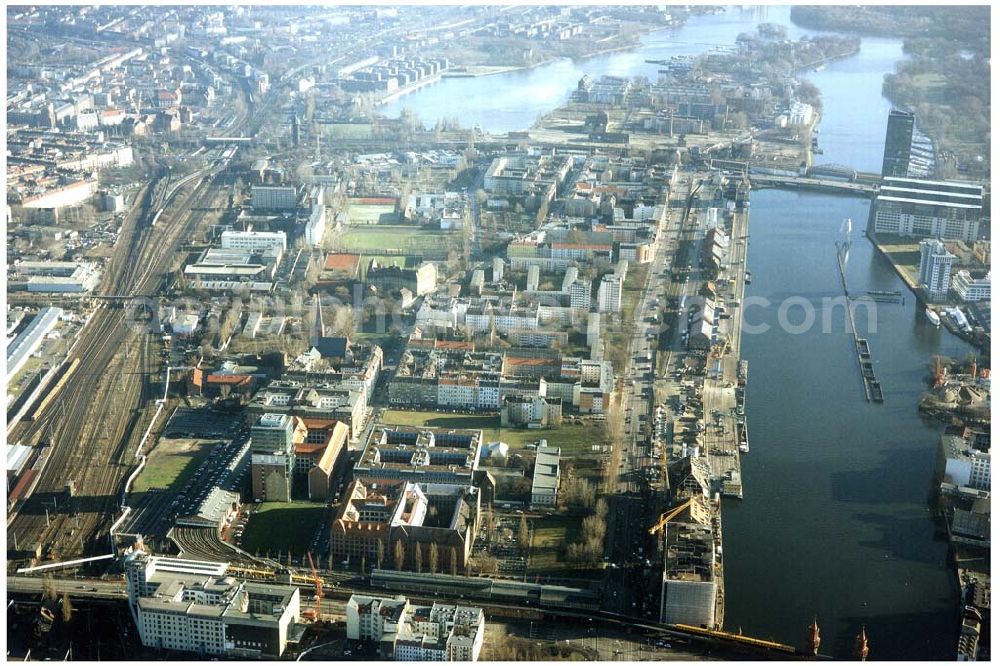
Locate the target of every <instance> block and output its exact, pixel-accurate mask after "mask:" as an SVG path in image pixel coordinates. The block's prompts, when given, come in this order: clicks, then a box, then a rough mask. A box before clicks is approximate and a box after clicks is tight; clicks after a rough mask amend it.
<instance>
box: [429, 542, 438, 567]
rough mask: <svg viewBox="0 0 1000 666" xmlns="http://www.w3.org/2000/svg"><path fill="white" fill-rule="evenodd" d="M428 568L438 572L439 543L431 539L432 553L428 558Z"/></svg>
mask: <svg viewBox="0 0 1000 666" xmlns="http://www.w3.org/2000/svg"><path fill="white" fill-rule="evenodd" d="M427 560H428V561H427V569H428V570H429V571H430V572H431V573H432V574H436V573H437V570H438V545H437V542H434V541H431V548H430V554H429V556H428V558H427Z"/></svg>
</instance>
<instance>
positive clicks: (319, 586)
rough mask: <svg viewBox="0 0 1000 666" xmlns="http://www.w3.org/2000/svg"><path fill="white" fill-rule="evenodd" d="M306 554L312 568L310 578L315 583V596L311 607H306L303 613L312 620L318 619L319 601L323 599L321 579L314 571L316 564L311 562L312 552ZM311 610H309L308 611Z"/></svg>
mask: <svg viewBox="0 0 1000 666" xmlns="http://www.w3.org/2000/svg"><path fill="white" fill-rule="evenodd" d="M306 555H307V556H308V558H309V568H310V569H311V570H312V580H313V583H314V584H315V585H316V598H315V605H314V606H313V608H310V609H307V611H306V613H304V614H305V615H306V616H307V617H309V616H311V618H312V619H313V620H319V619H320V603H321V602H322V601H323V579H322V578H320V577H319V572H317V571H316V565H315V564H313V556H312V553H309V552H307V553H306ZM310 611H311V612H310Z"/></svg>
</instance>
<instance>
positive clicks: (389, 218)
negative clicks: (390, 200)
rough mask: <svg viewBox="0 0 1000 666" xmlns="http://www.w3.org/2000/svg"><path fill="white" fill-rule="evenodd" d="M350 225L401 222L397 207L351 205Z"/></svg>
mask: <svg viewBox="0 0 1000 666" xmlns="http://www.w3.org/2000/svg"><path fill="white" fill-rule="evenodd" d="M347 218H348V220H349V222H348V224H395V223H396V222H398V221H399V214H398V213H397V212H396V207H395V206H393V205H389V204H353V203H352V204H350V205H349V206H348V208H347Z"/></svg>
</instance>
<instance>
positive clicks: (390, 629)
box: [347, 594, 486, 661]
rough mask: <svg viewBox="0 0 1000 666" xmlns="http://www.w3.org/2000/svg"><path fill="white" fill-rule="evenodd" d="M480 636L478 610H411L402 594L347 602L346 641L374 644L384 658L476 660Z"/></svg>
mask: <svg viewBox="0 0 1000 666" xmlns="http://www.w3.org/2000/svg"><path fill="white" fill-rule="evenodd" d="M485 635H486V616H485V614H484V613H483V610H482V609H481V608H473V607H471V606H456V605H451V604H438V603H435V604H434V605H433V606H414V605H412V604H410V602H409V601H408V600H407V599H406V597H403V596H397V597H391V598H385V597H374V596H367V595H360V594H355V595H352V596H351V598H350V600H349V601H348V602H347V638H348V639H350V640H356V641H365V642H372V643H378V647H379V656H381V657H382V658H383V659H393V660H395V661H478V660H479V654H480V651H481V650H482V647H483V640H484V637H485Z"/></svg>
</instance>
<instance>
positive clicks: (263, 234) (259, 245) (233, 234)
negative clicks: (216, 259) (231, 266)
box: [221, 229, 288, 253]
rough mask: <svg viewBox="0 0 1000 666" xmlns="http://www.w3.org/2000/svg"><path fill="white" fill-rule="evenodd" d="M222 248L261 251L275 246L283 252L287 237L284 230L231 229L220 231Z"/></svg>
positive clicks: (286, 247) (285, 247)
mask: <svg viewBox="0 0 1000 666" xmlns="http://www.w3.org/2000/svg"><path fill="white" fill-rule="evenodd" d="M221 246H222V249H223V250H250V251H252V252H263V251H265V250H270V249H273V248H277V249H278V250H281V252H282V253H284V252H285V251H286V250H287V249H288V239H287V238H286V237H285V232H284V231H233V230H232V229H227V230H226V231H223V232H222V239H221Z"/></svg>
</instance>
